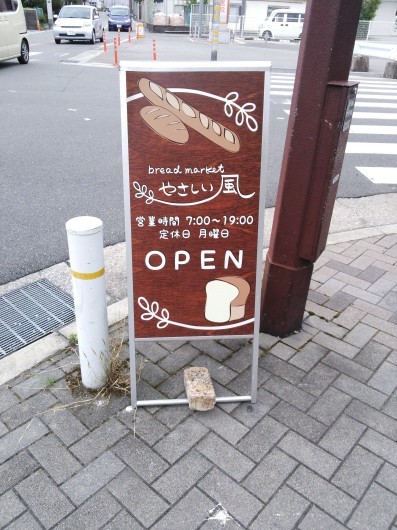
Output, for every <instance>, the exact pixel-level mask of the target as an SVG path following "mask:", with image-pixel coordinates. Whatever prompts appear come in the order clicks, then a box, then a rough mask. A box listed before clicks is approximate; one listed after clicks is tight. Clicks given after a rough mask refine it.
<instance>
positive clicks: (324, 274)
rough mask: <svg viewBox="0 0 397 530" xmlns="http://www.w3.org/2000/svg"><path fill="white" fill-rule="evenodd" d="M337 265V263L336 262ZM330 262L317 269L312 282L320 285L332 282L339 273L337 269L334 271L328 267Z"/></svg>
mask: <svg viewBox="0 0 397 530" xmlns="http://www.w3.org/2000/svg"><path fill="white" fill-rule="evenodd" d="M336 263H337V262H336ZM328 264H329V261H328V262H327V265H324V266H323V267H320V268H319V269H317V267H316V269H315V271H314V272H313V275H312V280H313V281H315V282H319V283H325V282H327V281H328V280H330V279H331V278H332V277H333V276H335V274H336V273H337V271H336V270H335V269H332V268H330V267H328Z"/></svg>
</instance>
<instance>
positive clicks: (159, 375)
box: [139, 357, 169, 387]
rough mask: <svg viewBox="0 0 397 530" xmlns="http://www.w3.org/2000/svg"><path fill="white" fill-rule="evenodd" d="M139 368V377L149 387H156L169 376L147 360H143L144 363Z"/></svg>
mask: <svg viewBox="0 0 397 530" xmlns="http://www.w3.org/2000/svg"><path fill="white" fill-rule="evenodd" d="M166 359H167V357H166ZM139 366H140V367H142V371H141V375H140V377H141V378H142V379H144V380H145V381H146V382H147V383H149V385H151V386H154V387H156V386H158V385H160V384H161V383H162V382H163V381H165V380H166V379H167V378H168V377H169V374H167V372H165V371H164V370H162V369H161V368H160V367H159V366H158V365H157V364H154V363H152V362H151V361H148V360H147V359H145V361H144V362H143V363H142V364H140V365H139ZM140 369H141V368H139V370H140Z"/></svg>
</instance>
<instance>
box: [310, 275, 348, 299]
mask: <svg viewBox="0 0 397 530" xmlns="http://www.w3.org/2000/svg"><path fill="white" fill-rule="evenodd" d="M345 286H346V283H345V282H342V281H340V280H336V279H334V278H331V279H330V280H327V281H326V282H325V283H323V284H322V285H320V287H319V288H318V289H317V292H318V293H321V294H325V295H326V296H333V295H334V294H335V293H337V292H339V291H340V290H341V289H343V288H344V287H345Z"/></svg>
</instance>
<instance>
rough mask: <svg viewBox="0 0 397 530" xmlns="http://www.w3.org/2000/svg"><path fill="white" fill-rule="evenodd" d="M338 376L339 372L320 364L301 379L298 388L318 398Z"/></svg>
mask: <svg viewBox="0 0 397 530" xmlns="http://www.w3.org/2000/svg"><path fill="white" fill-rule="evenodd" d="M338 375H339V372H337V371H336V370H334V369H333V368H331V367H330V366H327V365H326V364H323V363H322V362H321V363H319V364H317V366H315V367H314V368H313V369H312V370H311V371H310V372H309V373H308V374H307V375H306V376H305V377H304V378H303V379H302V381H301V382H300V383H299V385H298V386H299V388H302V390H304V391H305V392H308V393H309V394H312V395H313V396H316V397H319V396H321V394H322V393H323V392H324V390H325V389H326V388H328V387H329V385H330V384H331V383H332V381H334V380H335V378H336V377H337V376H338Z"/></svg>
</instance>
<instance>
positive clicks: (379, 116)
mask: <svg viewBox="0 0 397 530" xmlns="http://www.w3.org/2000/svg"><path fill="white" fill-rule="evenodd" d="M353 119H356V120H397V113H391V112H360V111H357V110H356V111H354V113H353Z"/></svg>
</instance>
